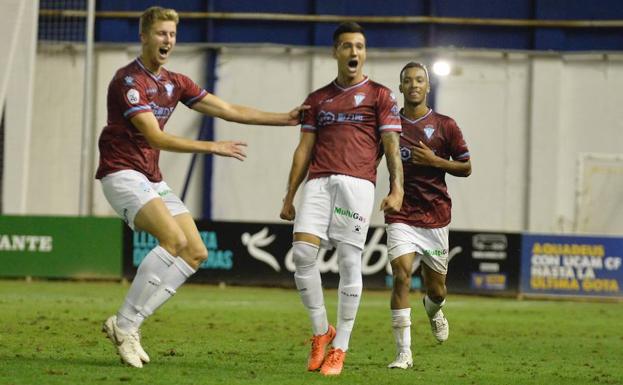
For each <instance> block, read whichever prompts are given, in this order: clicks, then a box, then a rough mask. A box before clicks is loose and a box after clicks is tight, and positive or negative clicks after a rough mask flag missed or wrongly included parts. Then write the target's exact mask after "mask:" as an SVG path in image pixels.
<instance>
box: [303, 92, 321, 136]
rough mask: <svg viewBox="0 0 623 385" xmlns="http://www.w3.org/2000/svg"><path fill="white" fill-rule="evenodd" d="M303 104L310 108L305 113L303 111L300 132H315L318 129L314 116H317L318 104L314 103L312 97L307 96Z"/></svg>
mask: <svg viewBox="0 0 623 385" xmlns="http://www.w3.org/2000/svg"><path fill="white" fill-rule="evenodd" d="M303 104H306V105H308V106H310V109H309V110H307V111H303V119H301V131H302V132H316V130H317V129H318V126H317V121H316V116H318V115H317V109H318V103H316V101H315V98H314V97H313V95H309V96H307V99H305V101H304V102H303Z"/></svg>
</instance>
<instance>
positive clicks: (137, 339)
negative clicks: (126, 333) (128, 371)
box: [132, 330, 149, 364]
mask: <svg viewBox="0 0 623 385" xmlns="http://www.w3.org/2000/svg"><path fill="white" fill-rule="evenodd" d="M132 337H133V340H134V341H135V342H136V343H135V344H134V349H136V354H138V356H139V358H140V359H141V361H143V363H145V364H148V363H149V355H148V354H147V352H146V351H145V350H144V349H143V347H142V346H141V331H140V330H137V331H135V332H134V333H133V335H132Z"/></svg>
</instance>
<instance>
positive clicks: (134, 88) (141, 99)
mask: <svg viewBox="0 0 623 385" xmlns="http://www.w3.org/2000/svg"><path fill="white" fill-rule="evenodd" d="M110 93H111V96H112V98H113V100H114V101H115V103H116V104H117V105H118V106H119V111H121V113H122V114H123V117H124V118H126V119H130V118H132V117H133V116H135V115H138V114H140V113H142V112H149V111H151V107H150V106H149V102H148V101H147V97H146V92H145V86H144V85H143V84H142V83H141V82H139V81H137V80H136V79H133V78H131V77H130V76H126V77H125V78H123V79H122V78H118V79H114V80H113V81H112V82H111V84H110Z"/></svg>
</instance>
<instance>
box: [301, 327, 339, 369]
mask: <svg viewBox="0 0 623 385" xmlns="http://www.w3.org/2000/svg"><path fill="white" fill-rule="evenodd" d="M333 338H335V328H334V327H333V326H331V325H329V330H327V332H326V333H325V334H321V335H319V336H313V337H312V339H311V341H312V346H311V352H309V358H308V359H307V370H309V371H314V370H318V368H320V366H321V365H322V362H323V361H324V353H325V350H326V348H327V345H329V344H330V343H331V341H333Z"/></svg>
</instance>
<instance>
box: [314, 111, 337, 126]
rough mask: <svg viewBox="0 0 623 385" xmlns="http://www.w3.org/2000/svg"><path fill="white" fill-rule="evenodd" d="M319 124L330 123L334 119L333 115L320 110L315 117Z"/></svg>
mask: <svg viewBox="0 0 623 385" xmlns="http://www.w3.org/2000/svg"><path fill="white" fill-rule="evenodd" d="M316 120H317V121H318V125H319V126H321V127H322V126H326V125H327V124H331V123H333V122H334V121H335V115H334V114H333V113H332V112H327V111H320V112H319V113H318V116H317V118H316Z"/></svg>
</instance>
